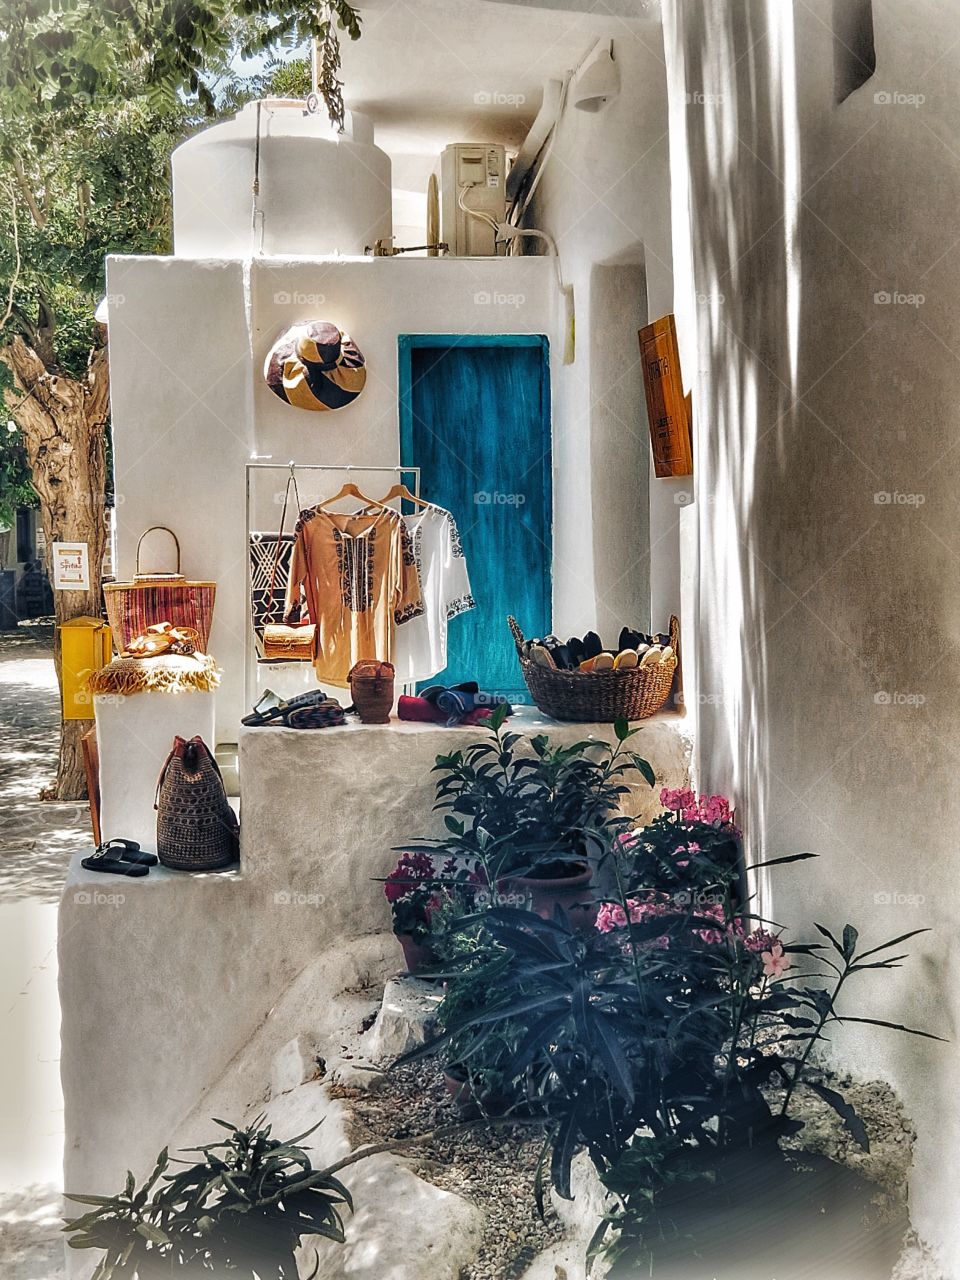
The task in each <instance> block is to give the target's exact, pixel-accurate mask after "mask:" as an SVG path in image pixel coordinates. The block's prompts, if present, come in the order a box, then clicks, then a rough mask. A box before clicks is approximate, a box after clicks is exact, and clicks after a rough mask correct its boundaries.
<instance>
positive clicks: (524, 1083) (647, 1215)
mask: <svg viewBox="0 0 960 1280" xmlns="http://www.w3.org/2000/svg"><path fill="white" fill-rule="evenodd" d="M722 800H723V798H722V797H706V798H704V804H703V805H702V806H701V805H700V802H696V805H697V811H696V813H694V812H693V810H692V809H691V808H690V806H683V807H685V808H686V809H687V812H686V814H685V815H684V814H683V807H681V809H678V810H676V811H675V813H676V812H679V813H680V814H681V820H679V821H678V820H677V819H675V818H671V819H670V822H671V824H672V828H673V834H672V836H671V839H672V841H673V845H674V847H668V844H669V842H668V841H667V840H666V837H665V836H664V835H663V830H664V826H665V824H664V823H663V822H660V821H658V822H656V823H655V824H654V827H655V833H654V834H653V835H651V836H650V838H649V839H648V838H647V833H646V832H643V831H641V832H638V833H636V834H635V835H634V836H629V837H627V838H626V839H625V840H624V839H618V840H616V841H615V842H614V845H613V851H612V853H611V855H610V858H611V862H612V873H613V878H614V880H615V882H616V885H617V891H616V894H615V895H614V896H613V897H611V898H610V899H609V900H607V901H605V902H603V903H602V904H601V906H600V910H599V913H598V915H597V919H596V927H595V929H594V931H593V932H592V933H589V934H584V933H583V932H581V931H577V930H575V929H574V928H572V927H571V925H570V922H569V920H568V919H567V918H566V917H565V916H564V915H563V913H562V912H559V911H558V912H557V913H556V914H555V916H554V918H553V919H552V920H544V919H541V918H539V917H538V916H536V915H534V914H532V913H530V912H525V911H517V910H514V909H511V908H502V907H497V908H494V909H492V910H490V911H487V912H485V913H484V914H483V915H482V916H474V917H470V918H467V919H466V920H464V921H462V922H461V927H462V928H463V929H464V930H466V931H468V932H469V931H472V930H475V929H477V928H479V929H481V930H482V932H483V934H484V935H485V938H486V946H487V948H488V950H489V954H490V955H491V956H492V957H493V958H492V959H490V960H489V961H488V963H489V965H490V967H489V969H488V970H487V971H486V973H484V971H483V969H482V968H481V970H480V975H481V976H483V977H484V978H485V980H486V985H485V993H486V994H485V999H484V1000H483V1001H480V1000H473V1001H468V1002H465V1003H466V1005H467V1007H462V1008H460V1009H457V1008H456V1005H457V1001H458V984H459V983H460V982H461V981H464V980H466V981H468V982H472V981H475V980H476V975H471V974H470V973H469V970H468V971H467V973H466V975H465V977H464V976H463V975H461V974H458V972H456V971H454V972H453V973H452V974H451V975H450V976H449V977H448V997H447V1000H446V1001H445V1002H444V1004H445V1007H446V1009H445V1010H441V1016H442V1022H443V1032H442V1034H441V1035H439V1036H438V1037H436V1038H435V1039H434V1040H433V1041H432V1042H431V1044H428V1045H426V1046H423V1047H422V1048H420V1049H418V1050H416V1051H414V1053H412V1054H411V1055H408V1057H409V1058H414V1057H417V1056H421V1055H424V1054H429V1053H431V1052H436V1051H443V1052H449V1051H450V1047H451V1046H453V1047H455V1050H456V1053H457V1055H458V1056H459V1057H460V1058H461V1059H463V1060H465V1061H470V1060H471V1058H473V1057H478V1058H480V1059H481V1060H482V1055H483V1052H484V1047H485V1045H487V1044H488V1043H489V1042H490V1041H491V1040H492V1039H495V1038H496V1037H497V1036H498V1034H499V1033H501V1032H502V1033H503V1036H504V1038H505V1039H508V1038H512V1037H513V1036H514V1032H515V1028H516V1027H517V1026H518V1025H522V1026H523V1027H524V1031H523V1034H522V1035H520V1036H519V1037H518V1038H516V1048H515V1052H514V1054H513V1056H512V1057H511V1058H510V1059H509V1061H507V1062H506V1063H502V1064H499V1065H500V1069H501V1072H502V1075H503V1079H504V1081H505V1083H506V1084H507V1085H508V1086H510V1085H512V1087H513V1089H514V1090H515V1091H516V1092H517V1093H518V1094H519V1093H520V1092H522V1094H523V1097H524V1099H525V1101H526V1103H527V1105H528V1107H529V1108H530V1110H531V1111H532V1112H533V1114H535V1115H538V1116H539V1117H540V1118H541V1119H542V1121H543V1124H544V1126H545V1129H546V1144H545V1151H544V1161H543V1165H542V1170H543V1177H544V1179H545V1177H546V1170H547V1169H548V1168H549V1174H550V1178H551V1180H552V1183H553V1186H554V1187H555V1189H556V1191H557V1192H558V1193H559V1194H560V1195H561V1196H564V1197H570V1195H571V1162H572V1159H573V1156H574V1155H575V1154H576V1153H577V1152H578V1151H581V1150H585V1151H586V1152H587V1153H588V1154H589V1157H590V1159H591V1161H592V1162H593V1164H594V1166H595V1168H596V1170H597V1172H598V1174H599V1176H600V1179H601V1181H602V1182H603V1183H604V1185H605V1186H606V1187H607V1189H608V1190H609V1191H610V1192H611V1193H613V1195H614V1197H615V1205H614V1207H613V1208H612V1209H611V1210H610V1212H609V1213H608V1214H607V1215H606V1216H605V1218H604V1219H603V1221H602V1222H601V1223H600V1224H599V1226H598V1230H597V1234H596V1236H595V1239H594V1242H593V1246H592V1253H593V1254H596V1253H597V1252H598V1251H601V1250H602V1251H604V1252H605V1253H606V1254H607V1256H608V1259H610V1260H616V1261H618V1262H619V1263H620V1264H622V1265H624V1266H627V1268H628V1270H627V1272H625V1274H634V1272H633V1271H631V1270H629V1268H630V1267H641V1268H643V1270H644V1274H651V1275H656V1274H657V1267H658V1266H661V1265H666V1264H667V1263H668V1262H669V1261H676V1259H677V1258H678V1257H686V1258H688V1259H689V1257H691V1256H693V1255H695V1254H697V1253H699V1254H700V1255H701V1256H707V1255H709V1250H710V1241H709V1240H707V1241H704V1239H703V1238H702V1237H698V1235H697V1232H698V1229H702V1228H704V1225H705V1224H707V1223H710V1222H713V1223H714V1224H715V1223H716V1222H717V1221H719V1220H721V1219H722V1217H723V1213H724V1212H726V1211H727V1210H729V1208H730V1206H731V1205H734V1204H735V1203H736V1201H737V1197H738V1194H742V1186H743V1177H744V1175H745V1174H746V1175H747V1176H750V1177H754V1176H756V1175H757V1174H758V1172H759V1171H764V1172H763V1173H762V1175H761V1177H760V1182H761V1184H762V1185H771V1179H772V1178H773V1176H774V1172H775V1171H779V1175H781V1176H782V1179H783V1185H784V1186H786V1185H791V1186H794V1185H802V1184H803V1179H802V1178H801V1179H800V1183H797V1181H796V1179H797V1177H798V1176H799V1175H798V1173H797V1170H796V1168H795V1167H794V1165H792V1164H791V1163H790V1159H789V1157H788V1155H787V1154H786V1153H785V1152H784V1151H783V1150H781V1147H780V1140H781V1139H782V1138H784V1137H787V1136H789V1135H791V1134H794V1133H796V1132H798V1131H799V1130H800V1129H802V1124H801V1122H800V1121H799V1120H797V1119H796V1118H795V1115H794V1114H793V1110H792V1104H793V1102H794V1100H795V1098H796V1094H797V1089H798V1087H799V1086H800V1085H801V1084H804V1085H806V1086H808V1087H809V1088H810V1089H812V1090H813V1091H814V1092H815V1093H817V1094H818V1095H819V1096H820V1097H821V1098H822V1099H823V1100H824V1101H825V1102H827V1103H828V1104H829V1105H830V1106H831V1107H833V1108H834V1109H835V1111H836V1112H837V1114H838V1115H839V1117H840V1119H841V1121H842V1123H843V1125H844V1126H845V1128H846V1129H847V1131H848V1132H849V1134H850V1135H851V1136H852V1137H853V1138H854V1140H855V1141H856V1142H858V1143H860V1144H861V1145H862V1146H864V1147H865V1148H869V1136H868V1134H867V1131H866V1127H865V1125H864V1124H863V1122H862V1120H861V1118H860V1117H859V1116H858V1115H857V1114H856V1112H855V1110H854V1108H853V1107H852V1106H851V1105H850V1104H849V1102H848V1101H847V1100H846V1099H844V1098H843V1097H842V1095H841V1094H840V1092H839V1091H838V1090H836V1089H833V1088H831V1087H830V1086H828V1085H827V1084H825V1083H824V1082H823V1081H822V1080H821V1079H819V1078H818V1073H817V1071H816V1069H815V1067H816V1062H815V1056H814V1055H815V1049H816V1046H817V1044H818V1042H819V1041H820V1040H821V1039H822V1038H823V1037H824V1036H825V1035H826V1034H828V1033H829V1032H830V1030H831V1028H834V1027H837V1026H840V1025H842V1024H845V1023H867V1024H870V1025H877V1026H882V1027H889V1028H892V1029H894V1030H898V1031H902V1032H906V1033H908V1034H912V1035H920V1036H927V1037H928V1038H931V1039H937V1038H938V1037H935V1036H930V1034H929V1033H927V1032H923V1031H915V1030H913V1029H912V1028H909V1027H905V1026H903V1025H902V1024H899V1023H895V1022H888V1021H883V1020H880V1019H869V1018H861V1017H857V1016H855V1015H853V1014H850V1013H847V1012H846V1011H845V1009H844V1008H843V1007H842V1003H841V1000H842V998H843V999H844V1000H845V997H846V995H847V988H848V985H849V983H850V982H851V980H852V979H854V978H855V977H858V976H859V975H861V974H864V973H867V972H877V971H884V970H890V969H893V968H896V967H898V966H899V964H900V962H901V961H902V960H903V959H904V958H905V957H904V954H903V953H902V952H901V951H899V950H898V948H899V947H900V946H901V944H903V943H904V942H906V941H907V940H908V939H910V938H912V937H914V936H915V935H916V934H918V933H922V932H924V931H923V930H912V931H911V932H909V933H906V934H903V935H901V936H900V937H898V938H895V939H893V940H892V941H890V942H885V943H881V944H880V945H878V946H872V947H867V948H866V949H863V948H862V947H861V945H860V942H859V937H858V934H857V931H856V929H854V928H853V926H852V925H847V926H846V927H845V928H844V929H843V931H842V933H841V934H840V935H839V936H835V935H834V934H833V933H831V932H830V931H829V930H828V929H827V928H826V927H825V926H823V925H817V926H816V928H817V931H818V933H819V935H820V937H819V938H818V939H817V940H816V941H809V942H791V941H789V940H787V939H786V938H785V936H784V935H783V933H782V929H781V927H780V926H779V925H775V924H774V923H773V922H771V921H768V920H765V919H763V918H762V917H760V916H759V915H757V914H755V913H754V912H753V911H752V910H751V903H750V901H749V900H745V898H744V894H743V889H742V869H741V868H740V867H739V866H738V865H737V864H736V861H735V860H732V859H731V857H730V849H729V845H730V841H731V839H732V832H733V830H734V829H735V828H734V824H733V816H732V814H731V813H730V810H729V806H728V805H726V802H723V803H722V804H721V803H719V802H720V801H722ZM707 802H716V803H707ZM711 817H712V821H711V820H708V819H709V818H711ZM711 832H712V836H713V844H712V847H711V848H707V847H706V846H708V845H710V840H709V839H708V835H709V834H710V833H711ZM692 836H700V837H701V839H700V840H697V839H692V838H691V837H692ZM678 842H679V844H680V845H681V846H682V856H681V857H679V858H678V857H677V856H676V855H677V850H676V847H675V846H676V845H677V843H678ZM691 844H694V845H699V847H698V848H694V849H691V848H690V845H691ZM646 856H649V859H650V863H649V865H647V864H646V863H645V857H646ZM812 856H813V855H811V854H798V855H792V856H790V857H787V858H778V859H773V860H770V861H768V862H765V863H762V864H758V865H757V866H756V867H752V868H749V870H751V871H755V870H758V869H760V867H761V866H763V867H772V866H776V865H782V864H787V863H792V862H798V861H803V860H805V859H807V858H809V857H812ZM664 860H668V867H667V869H666V870H665V869H664V866H663V865H662V863H663V861H664ZM667 873H669V874H667ZM685 877H686V878H687V879H686V880H685ZM738 1189H739V1190H738ZM541 1193H542V1187H541ZM868 1201H869V1196H868V1195H867V1196H866V1198H865V1200H864V1203H865V1204H867V1203H868ZM711 1212H713V1217H711ZM698 1224H699V1228H698ZM708 1234H709V1232H708ZM710 1274H713V1272H710Z"/></svg>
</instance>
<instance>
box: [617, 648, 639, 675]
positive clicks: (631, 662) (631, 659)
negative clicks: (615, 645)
mask: <svg viewBox="0 0 960 1280" xmlns="http://www.w3.org/2000/svg"><path fill="white" fill-rule="evenodd" d="M639 661H640V655H639V654H638V653H637V651H636V649H621V650H620V652H619V653H618V654H617V656H616V657H615V658H614V660H613V669H614V671H632V670H633V669H634V667H636V665H637V663H638V662H639Z"/></svg>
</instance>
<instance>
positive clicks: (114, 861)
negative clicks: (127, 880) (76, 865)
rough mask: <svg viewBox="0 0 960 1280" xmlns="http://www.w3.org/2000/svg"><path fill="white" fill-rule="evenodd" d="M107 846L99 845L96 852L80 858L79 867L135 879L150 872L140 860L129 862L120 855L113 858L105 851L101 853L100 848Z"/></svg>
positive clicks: (107, 846) (104, 848)
mask: <svg viewBox="0 0 960 1280" xmlns="http://www.w3.org/2000/svg"><path fill="white" fill-rule="evenodd" d="M113 843H114V842H113V841H111V842H110V844H113ZM138 847H139V846H138ZM107 848H109V845H101V846H100V848H99V849H98V850H97V852H96V853H94V854H92V855H91V856H90V857H89V858H81V859H80V865H81V867H83V869H84V870H85V871H102V872H103V873H104V874H109V875H114V876H129V877H131V878H132V879H137V878H139V877H140V876H146V875H149V874H150V868H149V867H148V866H145V865H144V864H143V863H142V862H129V861H125V860H124V859H123V858H122V857H120V858H115V857H113V856H112V855H111V854H109V853H107V852H102V853H101V849H102V850H106V849H107ZM152 856H153V855H152V854H151V857H152Z"/></svg>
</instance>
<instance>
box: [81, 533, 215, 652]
mask: <svg viewBox="0 0 960 1280" xmlns="http://www.w3.org/2000/svg"><path fill="white" fill-rule="evenodd" d="M158 529H163V530H164V532H166V533H169V534H170V537H171V538H172V539H173V542H174V545H175V546H176V549H177V571H176V573H152V574H151V573H141V571H140V552H141V548H142V547H143V540H144V538H145V537H146V536H147V534H148V533H154V532H156V530H158ZM103 598H104V601H105V603H106V606H107V617H108V618H109V620H110V628H111V630H112V632H113V641H114V644H115V645H116V648H117V652H118V653H122V652H123V651H124V649H127V648H129V645H130V641H131V640H133V639H135V638H136V637H137V636H141V635H143V633H144V632H145V631H146V630H147V628H148V627H152V626H155V625H156V624H157V623H158V622H169V623H170V624H171V625H172V626H174V627H192V628H193V629H194V630H195V631H197V632H198V633H199V635H200V648H201V650H202V651H203V652H204V653H206V652H207V647H208V645H209V643H210V628H211V626H212V625H213V606H214V603H215V602H216V598H217V584H216V583H215V582H190V581H188V580H187V579H186V578H185V577H184V576H183V574H182V573H181V572H180V542H179V540H178V538H177V535H176V534H175V533H174V532H173V530H172V529H167V528H166V526H165V525H153V526H152V527H151V528H149V529H145V530H144V531H143V533H142V534H141V535H140V540H139V541H138V543H137V571H136V573H135V574H134V577H133V581H132V582H105V583H104V585H103Z"/></svg>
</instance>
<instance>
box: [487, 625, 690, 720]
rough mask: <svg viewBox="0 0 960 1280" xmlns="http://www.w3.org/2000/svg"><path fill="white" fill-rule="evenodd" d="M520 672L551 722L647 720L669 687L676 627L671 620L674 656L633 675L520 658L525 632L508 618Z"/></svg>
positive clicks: (638, 669)
mask: <svg viewBox="0 0 960 1280" xmlns="http://www.w3.org/2000/svg"><path fill="white" fill-rule="evenodd" d="M507 621H508V622H509V623H510V630H511V632H512V633H513V639H514V643H515V644H516V646H517V657H518V658H519V659H520V669H521V671H522V672H523V678H524V680H525V681H526V682H527V688H528V689H529V690H530V696H531V697H532V698H533V700H534V702H535V703H536V704H537V706H538V707H539V708H540V710H541V711H543V712H545V713H546V715H548V716H552V717H553V718H554V720H579V721H582V722H592V721H597V722H602V723H608V724H609V723H612V722H613V721H614V720H619V719H620V717H621V716H623V717H625V718H626V719H627V720H645V719H646V718H647V716H652V715H653V714H654V712H656V711H659V710H660V708H661V707H662V706H663V704H664V703H665V702H666V700H667V698H668V697H669V696H670V689H671V686H672V685H673V676H674V672H675V671H676V669H677V657H676V655H677V653H678V652H679V646H680V622H679V620H678V619H677V618H675V617H674V618H671V619H670V645H671V648H672V649H673V657H671V658H668V659H667V661H666V662H660V663H657V665H656V666H650V667H635V668H634V669H633V670H631V671H590V672H582V671H560V670H558V669H557V668H555V667H546V666H541V665H540V664H539V663H538V662H533V661H532V660H531V659H530V658H528V657H526V656H525V655H524V653H523V643H524V637H523V632H522V631H521V630H520V628H519V626H518V625H517V620H516V618H512V617H511V618H508V619H507Z"/></svg>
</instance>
